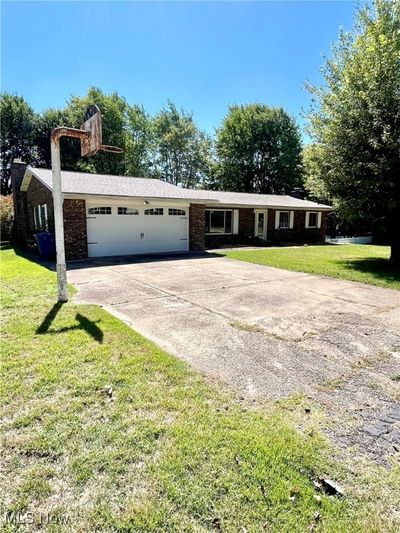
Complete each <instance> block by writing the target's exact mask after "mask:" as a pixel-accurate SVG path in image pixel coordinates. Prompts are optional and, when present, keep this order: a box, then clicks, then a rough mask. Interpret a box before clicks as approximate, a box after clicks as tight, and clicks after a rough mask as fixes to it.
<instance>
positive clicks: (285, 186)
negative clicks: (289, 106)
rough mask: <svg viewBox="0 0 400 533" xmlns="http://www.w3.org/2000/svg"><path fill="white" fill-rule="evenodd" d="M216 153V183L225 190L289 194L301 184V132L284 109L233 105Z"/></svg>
mask: <svg viewBox="0 0 400 533" xmlns="http://www.w3.org/2000/svg"><path fill="white" fill-rule="evenodd" d="M216 152H217V157H218V163H217V166H216V169H215V177H216V182H217V183H218V184H219V187H220V188H223V189H225V190H229V191H239V192H240V191H241V192H252V193H288V192H290V191H291V190H292V189H293V187H296V186H298V185H300V184H301V140H300V133H299V130H298V127H297V125H296V123H295V121H294V120H293V118H292V117H291V116H290V115H289V114H288V113H286V111H284V110H283V109H282V108H274V107H269V106H267V105H265V104H250V105H240V106H239V105H234V106H231V107H230V108H229V111H228V114H227V116H226V117H225V119H224V121H223V124H222V126H221V128H220V129H219V130H218V132H217V142H216Z"/></svg>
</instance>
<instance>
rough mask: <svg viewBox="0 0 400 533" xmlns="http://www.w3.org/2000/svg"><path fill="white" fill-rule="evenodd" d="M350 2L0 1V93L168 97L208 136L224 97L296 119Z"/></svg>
mask: <svg viewBox="0 0 400 533" xmlns="http://www.w3.org/2000/svg"><path fill="white" fill-rule="evenodd" d="M354 11H355V3H354V2H340V1H336V2H197V3H189V2H175V3H167V2H159V3H156V2H152V3H144V2H2V22H1V24H2V38H1V39H2V42H1V44H2V65H1V88H2V90H6V91H10V92H17V93H19V94H22V95H23V96H24V97H25V98H26V99H27V100H28V102H29V103H30V104H31V105H32V106H33V107H34V108H35V109H36V110H42V109H44V108H47V107H63V106H64V104H65V101H66V100H67V99H68V97H69V96H70V95H71V94H78V95H83V94H84V93H85V92H86V90H87V88H88V87H89V86H90V85H95V86H98V87H100V88H101V89H103V90H104V91H105V92H109V91H112V90H116V91H118V92H119V93H120V94H121V95H123V96H125V97H126V98H127V100H128V101H129V102H130V103H142V104H143V105H144V106H145V108H146V109H147V111H149V112H150V113H155V112H157V111H158V109H159V108H160V107H161V106H163V105H164V104H165V103H166V101H167V100H168V99H170V100H172V101H174V102H175V103H176V104H177V105H178V106H182V107H183V108H185V109H187V110H189V111H192V112H193V113H194V116H195V119H196V121H197V123H198V124H199V126H200V127H201V128H202V129H205V130H206V131H208V132H210V133H213V131H214V128H215V127H217V126H218V125H219V124H220V123H221V120H222V118H223V117H224V115H225V114H226V111H227V108H228V105H229V104H232V103H250V102H255V101H257V102H265V103H268V104H270V105H276V106H283V107H284V108H285V109H287V110H288V111H289V112H290V113H292V114H293V115H294V116H295V117H296V118H297V119H298V121H299V123H300V124H301V125H303V120H302V119H301V116H300V115H301V110H302V108H307V107H308V105H309V102H310V97H309V95H308V93H307V91H306V90H305V89H304V82H305V81H306V80H309V81H311V82H313V83H318V82H320V81H321V77H320V74H319V68H320V66H321V64H322V62H323V59H322V56H323V54H329V51H330V46H331V43H332V42H333V41H335V40H336V39H337V36H338V31H339V27H340V26H342V27H344V28H345V29H350V28H351V26H352V23H353V15H354Z"/></svg>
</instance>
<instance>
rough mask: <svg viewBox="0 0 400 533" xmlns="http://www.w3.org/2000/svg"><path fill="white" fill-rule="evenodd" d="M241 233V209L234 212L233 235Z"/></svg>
mask: <svg viewBox="0 0 400 533" xmlns="http://www.w3.org/2000/svg"><path fill="white" fill-rule="evenodd" d="M238 233H239V209H234V210H233V234H234V235H238Z"/></svg>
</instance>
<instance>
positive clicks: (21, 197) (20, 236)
mask: <svg viewBox="0 0 400 533" xmlns="http://www.w3.org/2000/svg"><path fill="white" fill-rule="evenodd" d="M26 167H27V164H26V163H24V162H23V161H21V159H14V161H13V162H12V163H11V166H10V178H11V193H12V195H13V202H14V232H15V237H16V240H17V242H19V243H20V244H22V245H23V246H25V245H26V242H27V235H28V233H27V232H28V214H27V213H28V211H27V210H28V206H27V202H26V193H24V192H22V191H21V190H20V188H21V183H22V180H23V179H24V175H25V170H26Z"/></svg>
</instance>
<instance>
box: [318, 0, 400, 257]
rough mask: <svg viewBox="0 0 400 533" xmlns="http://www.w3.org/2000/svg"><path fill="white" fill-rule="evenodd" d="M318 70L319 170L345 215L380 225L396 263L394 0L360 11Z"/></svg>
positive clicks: (398, 7) (399, 201)
mask: <svg viewBox="0 0 400 533" xmlns="http://www.w3.org/2000/svg"><path fill="white" fill-rule="evenodd" d="M323 75H324V79H325V84H324V86H323V87H313V86H310V87H309V89H310V91H311V92H312V94H313V97H314V102H313V106H312V109H311V110H310V113H309V121H310V122H309V123H310V128H309V129H310V133H311V135H312V136H313V138H314V140H315V142H316V143H317V144H318V147H319V148H318V150H319V154H320V156H319V158H318V159H319V165H320V169H319V175H320V176H321V178H322V179H323V181H324V184H325V186H326V189H327V191H328V193H329V194H330V195H331V196H332V197H333V198H334V199H335V200H336V201H337V203H338V205H339V207H340V210H341V212H342V213H343V214H345V215H346V216H347V217H348V218H349V220H352V219H354V218H360V217H363V218H364V219H369V221H370V223H371V224H372V225H373V226H374V227H376V226H378V225H383V226H384V227H385V229H386V232H387V234H388V236H389V240H390V244H391V260H392V261H393V262H395V263H396V264H397V265H400V3H399V2H396V1H391V0H375V1H374V3H373V7H372V9H371V8H369V7H365V8H362V9H360V10H359V12H358V16H357V23H356V27H355V30H354V31H353V32H352V33H344V32H342V33H341V34H340V38H339V42H338V44H337V45H336V46H335V47H334V49H333V56H332V58H331V59H328V60H327V61H326V63H325V66H324V68H323ZM323 168H328V170H327V171H321V170H322V169H323Z"/></svg>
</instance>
